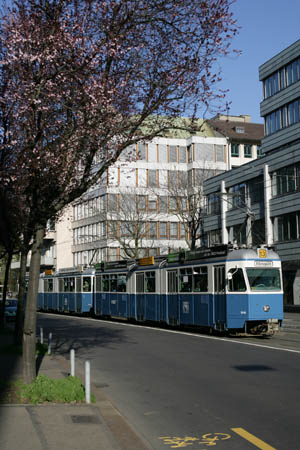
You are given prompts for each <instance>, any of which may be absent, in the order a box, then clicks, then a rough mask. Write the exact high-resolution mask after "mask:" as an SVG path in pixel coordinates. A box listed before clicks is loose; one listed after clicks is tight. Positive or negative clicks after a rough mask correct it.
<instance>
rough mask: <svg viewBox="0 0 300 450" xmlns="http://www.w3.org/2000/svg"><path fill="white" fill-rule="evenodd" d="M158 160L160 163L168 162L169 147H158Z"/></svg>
mask: <svg viewBox="0 0 300 450" xmlns="http://www.w3.org/2000/svg"><path fill="white" fill-rule="evenodd" d="M158 158H159V161H160V162H168V155H167V146H166V145H164V144H159V145H158Z"/></svg>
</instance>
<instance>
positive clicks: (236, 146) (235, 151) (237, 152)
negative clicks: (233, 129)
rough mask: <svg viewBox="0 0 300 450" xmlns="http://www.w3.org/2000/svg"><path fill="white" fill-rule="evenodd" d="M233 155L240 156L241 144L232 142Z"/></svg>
mask: <svg viewBox="0 0 300 450" xmlns="http://www.w3.org/2000/svg"><path fill="white" fill-rule="evenodd" d="M231 156H234V157H239V156H240V146H239V144H231Z"/></svg>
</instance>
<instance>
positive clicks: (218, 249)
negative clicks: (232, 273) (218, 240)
mask: <svg viewBox="0 0 300 450" xmlns="http://www.w3.org/2000/svg"><path fill="white" fill-rule="evenodd" d="M228 249H229V247H228V246H227V245H216V246H214V247H207V248H197V249H196V250H191V251H189V252H186V253H185V260H186V261H191V260H194V259H204V258H213V257H216V256H226V255H227V254H228Z"/></svg>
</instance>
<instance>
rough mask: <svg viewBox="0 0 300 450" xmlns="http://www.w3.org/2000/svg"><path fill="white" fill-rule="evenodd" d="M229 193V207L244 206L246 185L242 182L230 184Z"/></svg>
mask: <svg viewBox="0 0 300 450" xmlns="http://www.w3.org/2000/svg"><path fill="white" fill-rule="evenodd" d="M229 193H230V194H231V209H234V208H241V207H245V204H246V185H245V184H244V183H241V184H236V185H235V186H232V187H231V188H230V189H229Z"/></svg>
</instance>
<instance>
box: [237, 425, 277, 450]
mask: <svg viewBox="0 0 300 450" xmlns="http://www.w3.org/2000/svg"><path fill="white" fill-rule="evenodd" d="M231 430H232V431H234V432H235V433H237V434H239V435H240V436H241V437H242V438H244V439H246V440H247V441H249V442H251V444H253V445H255V446H256V447H258V448H260V449H261V450H276V448H274V447H271V445H269V444H266V443H265V442H264V441H262V440H261V439H259V438H257V437H255V436H253V434H250V433H248V431H246V430H244V429H243V428H231Z"/></svg>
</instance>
